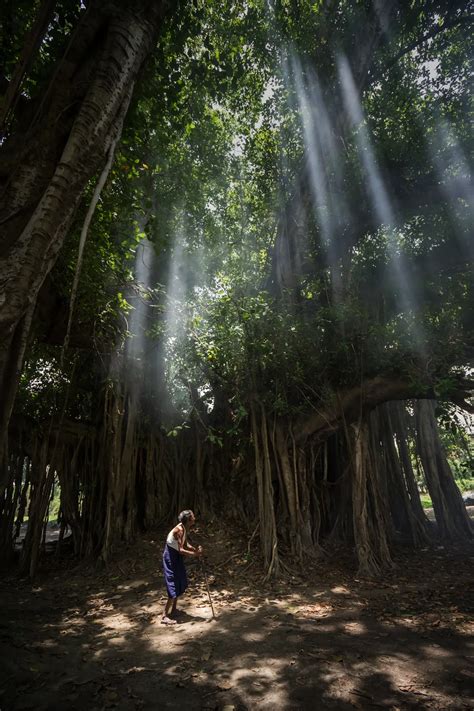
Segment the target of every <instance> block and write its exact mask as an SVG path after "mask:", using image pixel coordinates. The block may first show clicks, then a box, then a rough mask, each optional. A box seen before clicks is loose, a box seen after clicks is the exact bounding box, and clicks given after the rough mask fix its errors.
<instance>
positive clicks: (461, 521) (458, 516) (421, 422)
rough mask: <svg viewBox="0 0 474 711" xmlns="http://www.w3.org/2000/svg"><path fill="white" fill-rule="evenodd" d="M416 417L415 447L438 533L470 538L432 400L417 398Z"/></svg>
mask: <svg viewBox="0 0 474 711" xmlns="http://www.w3.org/2000/svg"><path fill="white" fill-rule="evenodd" d="M415 417H416V430H417V431H416V444H417V451H418V454H419V457H420V459H421V463H422V466H423V471H424V472H425V478H426V484H427V486H428V491H429V493H430V496H431V500H432V502H433V509H434V513H435V516H436V523H437V524H438V530H439V534H440V536H441V538H444V539H446V540H450V541H466V540H469V539H471V538H472V536H473V527H472V523H471V520H470V518H469V515H468V513H467V511H466V507H465V506H464V502H463V500H462V496H461V492H460V491H459V489H458V487H457V486H456V483H455V481H454V478H453V475H452V472H451V468H450V466H449V464H448V461H447V459H446V454H445V451H444V448H443V445H442V443H441V440H440V437H439V433H438V423H437V421H436V415H435V403H434V402H433V401H432V400H417V401H416V403H415Z"/></svg>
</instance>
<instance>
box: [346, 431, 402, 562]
mask: <svg viewBox="0 0 474 711" xmlns="http://www.w3.org/2000/svg"><path fill="white" fill-rule="evenodd" d="M351 431H352V437H351V440H352V451H353V479H352V506H353V526H354V540H355V545H356V552H357V558H358V560H359V574H361V575H368V576H374V575H379V574H380V573H381V572H382V571H383V570H384V569H386V568H388V567H391V566H392V565H393V563H392V558H391V555H390V550H389V545H388V540H387V533H386V521H385V520H384V516H383V508H382V502H381V496H380V488H379V482H378V480H377V475H376V472H375V470H374V467H373V465H372V462H371V457H370V449H369V427H368V423H367V421H366V420H361V421H359V423H357V424H353V425H351Z"/></svg>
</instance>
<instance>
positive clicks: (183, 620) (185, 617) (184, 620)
mask: <svg viewBox="0 0 474 711" xmlns="http://www.w3.org/2000/svg"><path fill="white" fill-rule="evenodd" d="M173 619H174V620H176V622H177V623H178V625H185V624H189V623H191V622H205V621H206V619H207V618H206V617H202V616H201V615H190V614H189V612H185V611H184V610H179V611H178V612H177V613H176V615H173Z"/></svg>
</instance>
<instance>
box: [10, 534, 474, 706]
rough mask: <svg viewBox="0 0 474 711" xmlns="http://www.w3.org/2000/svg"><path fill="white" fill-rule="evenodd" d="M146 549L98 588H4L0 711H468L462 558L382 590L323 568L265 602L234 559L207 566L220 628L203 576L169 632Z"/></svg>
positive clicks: (432, 563) (51, 581) (65, 578)
mask: <svg viewBox="0 0 474 711" xmlns="http://www.w3.org/2000/svg"><path fill="white" fill-rule="evenodd" d="M142 546H144V547H145V548H146V550H147V551H148V554H147V555H144V554H143V553H141V550H143V549H139V548H138V547H137V548H136V549H134V550H133V549H132V550H129V551H127V558H126V559H125V558H124V559H123V560H121V561H119V562H118V563H117V565H112V566H111V569H110V571H109V572H108V573H107V574H101V575H100V576H97V575H93V574H91V573H90V572H88V571H83V572H81V571H80V570H77V569H76V570H74V571H69V572H68V571H63V572H58V571H56V572H55V573H54V574H52V573H51V572H50V573H49V574H48V575H47V576H46V575H43V579H42V580H40V581H39V582H38V583H37V584H36V586H31V585H29V584H26V583H19V582H18V581H15V580H14V579H10V580H8V581H4V582H3V583H2V584H1V587H0V594H1V600H2V602H1V623H0V657H1V659H2V665H1V670H0V689H1V694H0V708H1V709H2V711H10V710H11V711H15V710H21V709H35V711H62V710H63V709H68V711H74V710H75V709H76V710H77V711H82V709H88V711H94V710H95V711H99V710H100V711H102V709H117V710H119V711H120V710H128V709H144V710H146V711H148V710H151V709H166V708H170V709H178V708H181V709H186V710H188V709H189V710H193V709H220V708H224V707H225V706H228V707H234V708H235V710H236V711H237V710H238V709H255V708H258V709H272V710H273V709H340V710H341V711H342V710H344V709H354V708H358V709H370V708H387V709H392V710H393V711H395V710H396V709H412V708H413V709H443V710H444V709H463V708H466V709H467V708H472V707H473V703H474V699H473V698H472V697H470V696H469V690H470V689H472V688H473V682H474V673H473V672H472V661H473V659H474V649H473V645H472V642H471V639H470V637H469V632H470V631H472V628H471V629H470V628H469V614H470V613H471V612H472V607H471V606H470V604H471V601H470V600H469V598H468V594H467V593H468V590H469V585H470V589H471V590H472V589H473V586H472V582H473V580H472V557H471V553H470V552H469V551H462V552H459V553H458V554H457V555H452V554H451V555H448V554H447V553H446V552H445V551H442V550H440V551H435V552H433V551H430V552H426V553H425V554H424V558H421V559H420V558H418V559H417V558H415V557H407V556H405V557H404V558H402V560H401V561H400V562H401V564H400V566H399V568H398V570H397V571H395V572H394V573H393V574H392V575H391V576H390V578H386V579H384V581H383V582H379V583H375V582H371V581H363V580H357V579H354V577H350V576H348V575H347V573H344V572H343V571H341V569H340V568H338V567H337V566H335V565H333V564H332V563H330V562H327V563H325V564H324V566H322V565H321V566H319V567H316V568H315V569H314V570H313V571H309V572H308V577H307V579H306V580H305V581H302V580H296V579H290V580H289V581H286V582H285V583H275V584H274V585H273V586H268V587H267V588H265V589H263V588H260V590H259V591H258V592H256V590H257V589H258V587H259V585H258V582H257V580H256V575H255V573H254V574H253V575H252V573H251V572H248V571H247V572H241V573H239V572H238V563H239V561H238V553H237V554H236V556H237V558H236V556H233V560H232V559H231V560H230V563H229V564H227V565H222V563H221V564H215V565H214V566H211V567H213V568H214V572H215V583H214V585H213V586H212V589H213V596H214V598H215V606H216V611H217V613H218V619H217V620H214V621H211V620H210V609H209V605H208V602H207V596H206V592H205V587H204V585H203V581H202V579H201V577H200V574H199V570H198V569H196V570H195V571H194V572H192V571H191V575H190V577H191V583H192V584H191V588H190V591H189V593H188V594H186V596H185V598H184V599H183V609H184V610H185V613H186V614H184V615H183V616H182V617H181V619H180V623H179V624H178V625H176V626H175V627H173V628H168V627H165V626H164V625H161V624H160V611H161V609H162V604H163V602H164V596H163V588H162V581H161V577H160V573H159V570H157V569H156V559H157V558H159V553H158V546H157V545H156V544H155V543H154V542H153V541H151V540H150V539H145V540H144V541H143V542H142ZM231 558H232V557H231ZM245 570H246V568H245V567H244V566H243V571H245ZM469 576H471V578H470V579H469Z"/></svg>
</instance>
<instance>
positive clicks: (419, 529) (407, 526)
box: [374, 403, 428, 547]
mask: <svg viewBox="0 0 474 711" xmlns="http://www.w3.org/2000/svg"><path fill="white" fill-rule="evenodd" d="M389 405H390V403H385V404H384V405H381V406H380V407H379V408H378V409H377V410H376V413H377V415H378V417H379V418H380V424H381V443H382V446H383V451H384V458H385V468H386V474H387V477H388V490H389V501H390V506H391V510H392V519H393V522H394V525H395V528H396V530H397V531H399V532H400V533H401V534H402V535H403V537H404V538H408V539H409V540H411V543H412V544H413V545H414V546H415V547H420V546H422V545H425V544H426V543H427V542H428V536H427V530H426V526H425V524H424V522H423V519H419V518H418V516H417V514H416V508H414V507H413V506H412V503H411V500H410V496H409V492H408V487H407V483H406V479H405V476H404V472H403V469H402V466H401V461H400V459H399V453H398V451H397V448H396V446H395V439H394V426H393V422H392V418H391V414H390V407H389ZM374 414H375V413H374ZM403 445H405V447H406V442H403ZM412 474H413V472H412ZM412 493H414V492H412ZM419 501H420V499H419V496H418V502H419ZM420 507H421V503H420Z"/></svg>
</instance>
